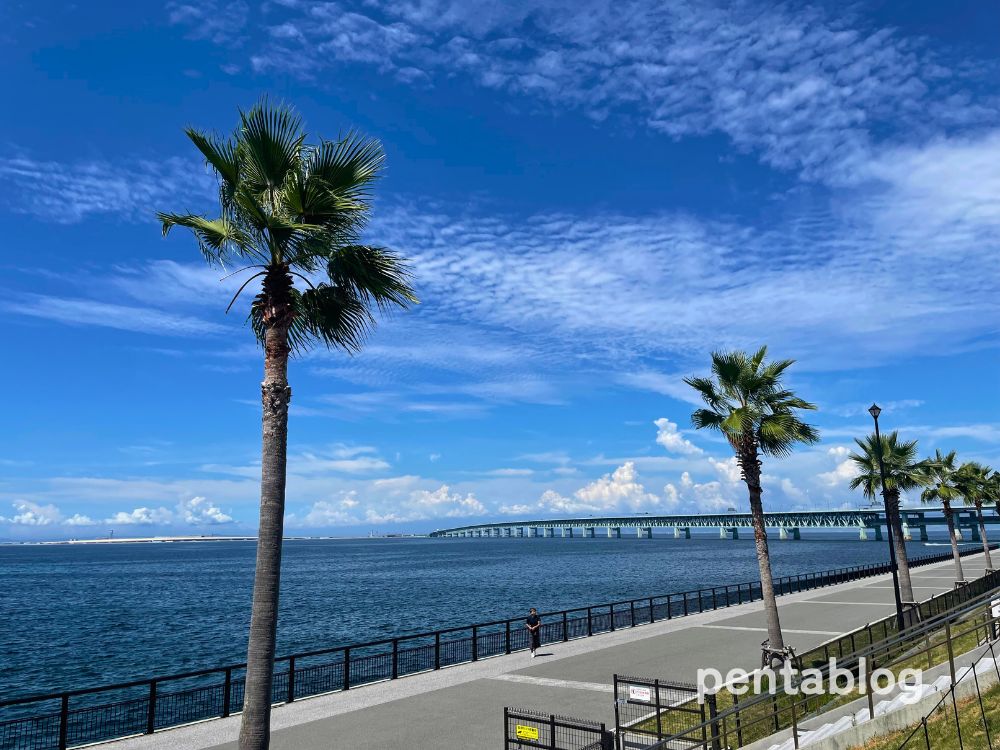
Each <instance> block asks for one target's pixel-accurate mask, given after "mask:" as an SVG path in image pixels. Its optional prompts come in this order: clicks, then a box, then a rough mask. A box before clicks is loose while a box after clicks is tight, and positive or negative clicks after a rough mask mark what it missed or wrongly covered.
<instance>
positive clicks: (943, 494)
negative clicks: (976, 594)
mask: <svg viewBox="0 0 1000 750" xmlns="http://www.w3.org/2000/svg"><path fill="white" fill-rule="evenodd" d="M924 467H925V468H924V471H925V472H926V473H927V480H928V482H929V486H928V487H927V489H925V490H924V491H923V492H921V493H920V499H921V500H923V501H924V502H925V503H941V508H942V510H943V511H944V519H945V521H946V522H947V524H948V540H949V541H950V542H951V556H952V557H953V558H954V559H955V580H956V581H964V580H965V573H964V572H963V571H962V556H961V554H959V551H958V539H957V538H956V537H955V514H954V512H953V511H952V508H951V503H952V501H954V500H957V499H958V498H959V497H961V496H962V493H961V492H960V491H959V488H958V485H957V484H956V481H955V451H951V452H950V453H947V454H943V455H942V453H941V451H939V450H938V451H934V458H932V459H929V460H927V461H924ZM969 489H970V491H971V490H972V487H971V485H970V486H969Z"/></svg>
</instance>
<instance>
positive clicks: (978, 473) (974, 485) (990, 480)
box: [955, 461, 1000, 573]
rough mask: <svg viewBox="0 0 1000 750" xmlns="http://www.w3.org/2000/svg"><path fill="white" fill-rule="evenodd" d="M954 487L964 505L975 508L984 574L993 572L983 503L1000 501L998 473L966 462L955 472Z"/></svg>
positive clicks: (980, 465)
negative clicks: (984, 566) (984, 560)
mask: <svg viewBox="0 0 1000 750" xmlns="http://www.w3.org/2000/svg"><path fill="white" fill-rule="evenodd" d="M955 486H956V487H957V489H958V492H959V494H960V495H961V496H962V500H963V501H964V502H965V504H966V505H974V506H975V508H976V520H978V521H979V537H980V539H982V542H983V554H984V555H986V572H987V573H989V572H991V571H992V570H993V558H992V557H991V556H990V542H989V539H987V537H986V524H985V523H984V522H983V502H995V501H996V500H998V499H1000V472H995V471H993V469H991V468H990V467H989V466H983V465H982V464H980V463H976V462H975V461H967V462H965V463H964V464H962V465H961V466H959V467H958V471H956V472H955Z"/></svg>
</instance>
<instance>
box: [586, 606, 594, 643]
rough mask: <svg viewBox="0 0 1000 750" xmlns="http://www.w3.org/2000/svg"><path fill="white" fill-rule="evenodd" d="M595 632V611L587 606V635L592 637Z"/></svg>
mask: <svg viewBox="0 0 1000 750" xmlns="http://www.w3.org/2000/svg"><path fill="white" fill-rule="evenodd" d="M593 634H594V611H593V610H592V609H591V608H590V607H587V636H588V637H590V636H592V635H593Z"/></svg>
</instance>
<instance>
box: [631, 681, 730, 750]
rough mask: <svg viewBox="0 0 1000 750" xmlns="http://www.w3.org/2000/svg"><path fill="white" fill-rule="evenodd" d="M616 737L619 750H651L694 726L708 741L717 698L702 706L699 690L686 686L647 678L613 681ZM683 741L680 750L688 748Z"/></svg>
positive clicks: (679, 745) (688, 743) (685, 741)
mask: <svg viewBox="0 0 1000 750" xmlns="http://www.w3.org/2000/svg"><path fill="white" fill-rule="evenodd" d="M614 691H615V736H616V739H617V743H618V744H617V747H618V750H625V748H635V747H648V746H649V745H650V744H651V743H652V742H655V741H657V740H661V739H663V738H664V737H667V736H670V735H677V734H683V733H684V731H686V730H687V728H688V727H690V726H691V725H692V724H698V725H701V726H702V728H703V732H702V737H701V741H702V742H705V741H707V739H708V734H707V732H708V729H707V727H708V726H710V724H707V723H706V722H707V721H708V719H709V718H711V717H713V716H715V712H716V710H715V701H714V696H709V697H710V698H711V700H709V701H705V702H704V703H700V702H699V701H698V700H697V696H698V687H697V686H696V685H692V684H688V683H685V682H668V681H666V680H657V679H652V678H647V677H633V676H630V675H618V674H616V675H615V677H614ZM690 746H691V742H689V741H688V740H687V738H682V739H681V740H680V741H679V742H678V743H677V745H676V747H677V748H682V749H683V748H688V747H690Z"/></svg>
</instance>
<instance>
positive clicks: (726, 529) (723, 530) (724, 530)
mask: <svg viewBox="0 0 1000 750" xmlns="http://www.w3.org/2000/svg"><path fill="white" fill-rule="evenodd" d="M730 534H731V535H732V536H730ZM739 538H740V529H739V527H738V526H720V527H719V539H733V540H734V541H735V540H736V539H739Z"/></svg>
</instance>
